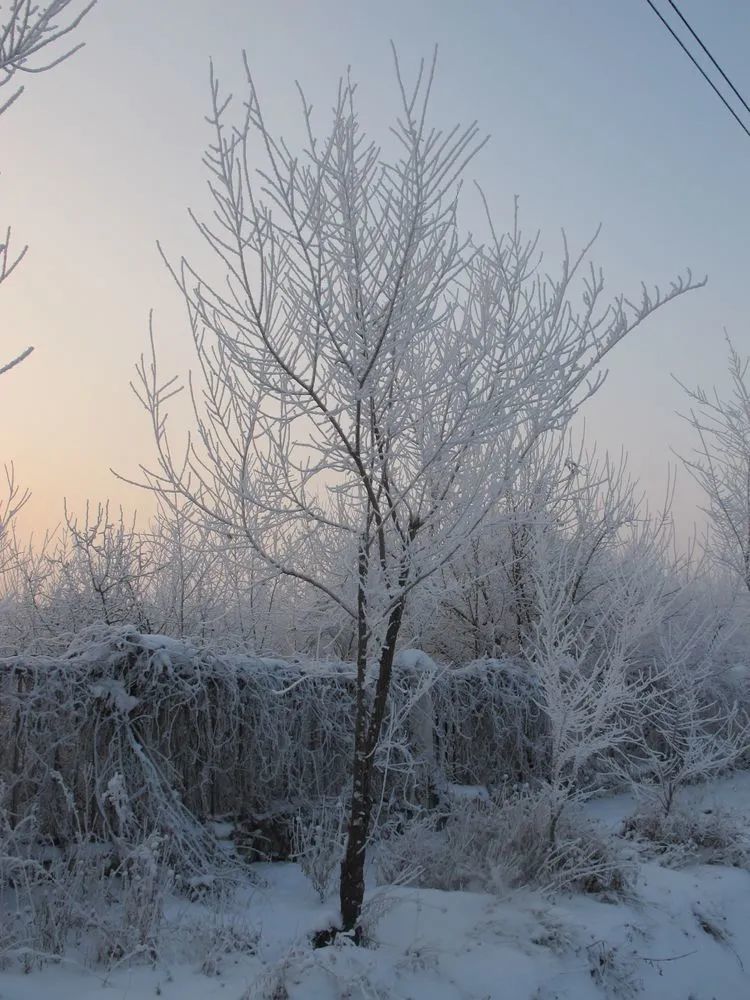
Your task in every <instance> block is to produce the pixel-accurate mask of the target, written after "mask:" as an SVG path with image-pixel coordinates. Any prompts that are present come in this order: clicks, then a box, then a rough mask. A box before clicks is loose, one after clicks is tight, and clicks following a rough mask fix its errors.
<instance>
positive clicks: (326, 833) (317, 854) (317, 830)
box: [292, 799, 346, 903]
mask: <svg viewBox="0 0 750 1000" xmlns="http://www.w3.org/2000/svg"><path fill="white" fill-rule="evenodd" d="M345 835H346V813H345V810H344V805H343V802H342V801H341V799H337V800H336V801H335V802H323V803H321V804H320V805H318V806H316V807H315V808H314V809H313V810H312V811H308V812H298V813H297V815H296V816H295V817H294V820H293V825H292V850H293V852H294V855H293V856H294V859H295V861H297V863H298V864H299V866H300V868H301V869H302V871H303V872H304V873H305V875H306V876H307V878H308V880H309V882H310V884H311V885H312V887H313V889H315V891H316V892H317V894H318V896H319V897H320V901H321V903H322V902H325V899H326V897H327V896H328V893H329V892H330V889H331V884H332V882H333V877H334V874H335V873H336V871H337V869H338V867H339V865H340V864H341V858H342V856H343V852H344V838H345Z"/></svg>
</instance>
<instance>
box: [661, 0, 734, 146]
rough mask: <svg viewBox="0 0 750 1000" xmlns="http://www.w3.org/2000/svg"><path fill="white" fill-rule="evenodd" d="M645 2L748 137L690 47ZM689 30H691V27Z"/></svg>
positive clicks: (727, 102) (729, 105) (667, 22)
mask: <svg viewBox="0 0 750 1000" xmlns="http://www.w3.org/2000/svg"><path fill="white" fill-rule="evenodd" d="M669 2H670V3H671V0H669ZM646 3H647V4H648V5H649V7H650V8H651V10H652V11H653V12H654V14H656V16H657V17H658V18H659V20H660V21H661V23H662V24H663V25H664V27H665V28H666V29H667V31H668V32H669V33H670V35H671V36H672V38H674V40H675V41H676V42H677V44H678V45H679V46H680V48H681V49H682V51H683V52H684V53H685V55H686V56H687V57H688V59H689V60H690V62H691V63H692V64H693V65H694V66H695V68H696V69H697V70H698V72H699V73H700V75H701V76H702V77H703V79H704V80H705V81H706V83H707V84H708V85H709V86H710V87H711V89H712V90H713V91H714V93H715V94H716V96H717V97H718V98H719V100H720V101H721V103H722V104H723V105H724V107H725V108H726V109H727V111H728V112H729V113H730V115H731V116H732V117H733V118H734V119H735V121H736V122H737V124H738V125H739V126H740V128H741V129H742V131H743V132H745V133H746V135H747V136H748V137H750V129H749V128H748V127H747V125H745V123H744V122H743V121H742V119H741V118H740V116H739V115H738V114H737V112H736V111H735V110H734V108H733V107H732V105H731V104H730V103H729V101H728V100H727V99H726V97H724V95H723V94H722V92H721V91H720V90H719V88H718V87H717V86H716V84H715V83H714V81H713V80H712V79H711V77H710V76H709V75H708V73H706V71H705V70H704V68H703V67H702V66H701V64H700V63H699V62H698V60H697V59H696V58H695V56H694V55H693V53H692V52H691V51H690V49H689V48H688V47H687V46H686V45H685V43H684V42H683V40H682V39H681V38H680V36H679V35H678V34H677V32H676V31H675V30H674V28H673V27H672V25H671V24H670V23H669V21H667V19H666V18H665V17H664V15H663V14H662V13H661V11H659V10H658V8H657V7H656V6H655V5H654V3H653V0H646ZM672 6H674V4H672ZM678 13H679V11H678ZM680 16H682V15H680ZM683 20H684V18H683ZM685 24H686V25H687V21H685ZM688 27H690V26H689V25H688ZM690 30H691V32H692V28H691V29H690ZM696 37H697V36H696ZM699 41H700V40H699ZM700 44H701V47H702V48H704V49H705V46H704V45H703V43H702V42H701V43H700ZM706 51H708V50H706ZM709 55H710V54H709ZM711 61H712V62H713V61H714V60H713V58H712V59H711ZM720 72H721V71H720ZM722 76H724V74H723V73H722ZM725 79H726V77H725ZM730 86H731V84H730ZM732 90H734V87H732ZM740 100H742V98H740ZM742 103H743V104H745V102H744V100H743V101H742ZM745 106H746V107H747V105H745Z"/></svg>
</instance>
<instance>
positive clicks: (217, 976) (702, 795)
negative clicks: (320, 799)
mask: <svg viewBox="0 0 750 1000" xmlns="http://www.w3.org/2000/svg"><path fill="white" fill-rule="evenodd" d="M685 799H686V802H687V805H688V807H689V808H690V809H692V810H694V811H698V810H715V809H722V810H732V811H733V813H735V815H736V816H737V817H738V819H739V820H740V821H741V822H742V824H743V825H744V826H745V829H750V826H748V824H750V774H749V773H747V772H745V773H739V774H735V775H731V776H728V777H726V778H723V779H719V780H716V781H714V782H713V783H711V784H710V785H708V786H705V787H702V788H693V789H691V790H689V792H688V793H687V794H686V796H685ZM633 805H634V803H633V801H632V800H631V799H630V798H629V797H628V796H616V797H611V798H605V799H600V800H596V801H593V802H591V803H589V804H588V806H587V810H588V812H589V813H590V815H591V816H592V817H593V818H594V819H595V821H596V823H597V824H598V825H599V826H600V827H601V829H602V830H603V831H606V835H607V836H608V837H610V838H612V839H613V840H617V841H618V842H620V841H621V838H620V836H619V830H620V828H621V824H622V820H623V818H624V817H625V816H626V815H628V814H629V813H630V812H631V811H632V808H633ZM620 846H621V849H622V850H623V851H624V852H626V854H628V855H629V857H630V859H631V860H632V863H633V865H634V869H635V878H634V881H633V888H632V890H631V892H630V893H629V894H628V895H627V896H626V897H625V898H624V899H620V900H619V901H616V902H607V901H602V900H601V899H599V898H597V897H595V896H590V895H577V894H557V895H554V896H551V895H547V894H543V893H541V892H539V891H535V890H530V889H516V890H508V891H507V892H503V891H502V890H501V891H500V892H499V893H498V894H496V895H490V894H485V893H478V892H458V891H457V892H446V891H440V890H437V889H424V888H414V887H411V886H399V887H391V886H381V887H375V886H373V888H372V889H371V891H370V893H369V896H368V903H367V906H366V916H365V920H364V924H365V927H366V929H367V935H368V941H367V946H366V947H356V946H354V945H352V944H350V943H349V942H348V941H346V940H340V941H339V942H338V943H337V944H335V945H334V946H332V947H328V948H323V949H317V950H316V949H313V947H312V945H311V944H310V935H311V933H312V932H314V931H315V930H318V929H320V928H322V927H325V926H328V925H330V923H331V922H332V921H333V920H334V919H335V915H336V900H335V897H332V898H330V899H329V900H327V901H326V902H325V903H320V902H319V900H318V899H317V896H316V894H315V892H314V891H313V889H312V887H311V885H310V884H309V882H308V881H307V880H306V879H305V878H304V876H303V874H302V872H301V870H300V869H299V867H298V866H297V865H294V864H263V865H255V866H254V867H253V873H254V876H255V877H256V879H257V880H258V884H257V885H250V884H248V885H247V886H246V887H244V888H241V889H240V890H239V891H238V892H237V893H236V894H235V896H234V898H233V899H232V901H231V903H227V904H223V905H222V907H220V908H217V907H216V905H215V904H209V903H207V902H205V901H200V900H198V901H188V900H186V899H185V898H184V897H181V898H180V897H177V896H174V897H171V898H170V901H169V903H168V905H167V907H166V912H167V917H168V921H167V925H168V932H167V934H166V936H165V937H166V941H167V944H166V945H165V947H164V949H163V955H162V956H161V957H160V959H159V961H158V962H157V963H156V964H154V965H144V964H137V963H136V964H128V963H123V964H122V965H121V966H119V967H115V968H114V969H112V971H110V972H105V971H104V970H103V968H94V970H93V971H92V970H91V969H85V968H83V967H82V966H80V965H77V964H76V962H77V961H81V959H82V957H83V955H84V952H85V950H86V942H82V948H81V950H80V951H79V952H76V953H72V952H71V953H70V954H69V955H68V956H67V960H66V961H64V962H62V963H59V964H57V963H50V964H47V965H45V966H43V967H42V968H33V969H32V971H30V972H29V973H24V972H23V971H22V970H21V969H20V967H19V964H18V962H17V961H13V962H10V963H6V965H5V966H4V968H3V969H2V972H0V997H2V1000H43V998H45V1000H46V998H48V997H49V998H53V997H54V998H55V1000H106V998H108V997H115V996H116V997H117V998H118V1000H120V998H123V1000H136V998H146V997H153V996H162V997H164V998H167V1000H177V998H180V1000H203V998H205V1000H211V998H214V997H222V998H226V1000H251V998H258V1000H262V998H268V1000H282V998H289V1000H341V998H351V1000H354V998H363V1000H370V998H383V1000H385V998H394V1000H408V998H411V1000H423V998H424V1000H527V998H528V1000H531V998H534V1000H555V998H557V1000H589V998H590V1000H601V998H607V997H612V998H617V997H635V996H643V997H659V998H665V1000H688V998H692V1000H739V998H742V997H745V996H748V995H750V936H749V935H748V933H747V929H748V927H750V873H748V872H747V871H746V870H742V869H739V868H730V867H725V866H719V865H710V866H709V865H694V864H688V865H687V866H685V867H680V868H671V867H666V866H665V865H664V864H662V863H660V862H659V860H658V858H656V857H654V856H653V852H649V850H648V849H647V847H646V846H645V845H643V844H640V843H638V842H634V841H632V840H622V843H621V845H620ZM32 964H33V963H32Z"/></svg>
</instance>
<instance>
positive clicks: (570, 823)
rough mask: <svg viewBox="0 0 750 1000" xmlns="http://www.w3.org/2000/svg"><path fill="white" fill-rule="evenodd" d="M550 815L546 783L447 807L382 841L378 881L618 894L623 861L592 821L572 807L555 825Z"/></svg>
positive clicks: (624, 882) (625, 884) (553, 809)
mask: <svg viewBox="0 0 750 1000" xmlns="http://www.w3.org/2000/svg"><path fill="white" fill-rule="evenodd" d="M556 813H557V809H556V807H555V803H554V802H553V801H552V798H551V796H550V794H549V790H548V789H546V788H543V789H541V790H537V791H532V790H530V789H529V788H527V787H524V788H521V789H520V790H517V791H514V792H512V793H510V794H508V795H506V796H505V797H504V798H503V799H501V800H500V801H492V800H490V799H473V800H468V801H467V800H463V801H461V802H460V803H455V804H449V805H448V806H447V807H446V808H445V809H444V810H443V811H441V812H439V813H436V814H434V815H430V816H423V817H420V818H418V819H416V820H414V821H412V822H410V823H407V824H406V826H405V828H404V829H403V831H402V832H401V833H399V834H396V835H394V836H391V837H389V838H387V839H385V840H384V841H383V843H382V844H381V846H380V851H379V857H378V877H379V880H380V882H381V883H383V884H385V883H393V882H400V883H403V882H406V883H409V884H413V885H419V886H424V887H428V888H434V889H446V890H454V889H470V890H476V891H490V892H493V891H494V892H498V891H502V890H504V889H506V888H508V887H519V886H536V887H538V888H542V889H546V890H552V891H559V890H574V891H581V892H592V893H598V894H603V895H605V896H618V895H620V894H622V893H623V892H625V891H626V889H627V887H628V881H629V880H628V878H627V875H626V872H625V869H624V865H623V860H622V858H621V857H620V856H619V854H618V853H617V852H616V851H614V850H613V848H612V847H611V846H610V845H609V844H608V843H607V842H606V841H605V840H604V839H603V838H602V837H601V836H599V834H598V832H597V831H596V829H595V827H594V825H593V824H592V823H591V822H590V821H587V820H585V818H584V817H582V816H581V815H580V814H579V813H578V812H576V811H574V810H573V809H572V808H570V809H569V810H568V811H567V812H563V813H562V815H561V816H560V817H559V819H558V820H557V822H556V825H555V824H554V823H553V816H555V815H556Z"/></svg>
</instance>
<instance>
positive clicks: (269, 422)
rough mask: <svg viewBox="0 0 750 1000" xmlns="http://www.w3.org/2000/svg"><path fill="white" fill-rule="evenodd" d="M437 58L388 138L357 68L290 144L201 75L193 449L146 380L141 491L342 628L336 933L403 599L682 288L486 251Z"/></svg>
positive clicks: (191, 289)
mask: <svg viewBox="0 0 750 1000" xmlns="http://www.w3.org/2000/svg"><path fill="white" fill-rule="evenodd" d="M434 68H435V64H434V61H433V63H432V64H431V65H428V66H426V67H425V66H422V67H421V69H420V72H419V74H418V76H417V79H416V82H415V84H414V85H413V86H409V85H408V84H407V83H406V81H405V80H404V78H403V76H402V74H401V71H400V68H399V66H398V64H397V65H396V80H397V84H398V92H399V95H400V108H399V112H398V117H397V118H396V119H395V121H394V124H393V127H392V133H391V138H390V139H389V141H388V145H387V146H386V147H385V148H381V147H380V146H378V145H377V144H376V143H375V142H374V141H372V140H370V139H369V138H368V137H367V135H366V134H365V132H364V130H363V128H362V125H361V122H360V120H359V117H358V114H357V110H356V93H355V86H354V84H353V83H352V81H351V80H350V79H349V78H348V77H347V78H346V79H344V80H343V81H342V82H341V83H340V85H339V89H338V93H337V95H336V99H335V101H334V106H333V118H332V121H331V123H330V125H329V127H328V129H327V131H325V132H323V133H322V134H318V132H317V128H316V124H315V122H314V120H313V115H312V109H311V107H310V105H309V104H308V103H307V101H306V99H305V98H304V96H303V95H301V111H302V121H303V124H304V129H305V136H306V138H305V140H304V142H303V144H302V147H301V148H300V150H299V151H294V150H292V149H291V148H290V146H289V145H288V144H287V143H286V142H285V141H284V140H283V139H281V138H279V137H277V136H276V135H275V134H274V133H273V131H272V130H271V128H270V126H269V125H268V124H267V123H266V120H265V118H264V116H263V113H262V110H261V105H260V102H259V99H258V94H257V91H256V88H255V84H254V82H253V79H252V76H251V74H250V72H249V70H247V75H246V83H247V90H246V96H245V100H244V104H243V108H242V111H241V112H240V114H239V117H238V118H237V119H235V120H232V119H231V118H230V107H231V105H230V102H229V100H228V99H225V98H224V97H222V96H221V94H220V89H219V86H218V84H217V83H216V81H215V79H214V78H213V75H212V85H211V86H212V112H211V116H210V120H211V124H212V126H213V130H214V134H213V140H212V143H211V145H210V147H209V149H208V151H207V154H206V159H205V162H206V165H207V167H208V170H209V173H210V190H211V194H212V197H213V202H214V204H213V208H214V212H213V214H212V215H211V217H210V218H209V220H208V221H200V220H196V222H197V226H198V229H199V231H200V233H201V234H202V236H203V237H204V238H205V240H206V242H207V244H208V246H209V248H210V250H211V252H212V255H213V260H212V263H211V265H210V266H205V267H204V266H201V267H200V268H199V267H197V266H195V265H193V264H191V263H189V262H187V261H186V260H184V259H183V260H182V261H181V262H180V264H179V265H178V266H173V267H172V272H173V275H174V277H175V279H176V281H177V283H178V285H179V288H180V290H181V292H182V294H183V296H184V299H185V303H186V305H187V311H188V316H189V319H190V325H191V329H192V334H193V344H194V347H195V351H196V356H197V360H198V372H197V374H196V375H194V376H193V377H192V380H191V399H192V404H193V408H194V425H193V427H194V429H193V432H192V433H191V435H190V438H189V440H188V441H187V443H186V445H185V446H184V447H183V446H182V445H180V446H178V445H177V444H175V442H174V440H173V438H172V435H171V434H168V420H167V413H168V404H169V400H170V399H171V397H172V396H173V395H174V394H175V393H176V392H177V391H178V389H179V387H178V384H177V382H176V381H175V379H169V378H167V379H163V378H162V377H161V376H160V374H159V373H158V371H157V365H156V361H155V358H153V357H152V359H151V360H146V359H142V361H141V364H140V366H139V379H138V383H137V385H136V391H137V392H138V394H139V396H140V399H141V401H142V402H143V404H144V406H145V408H146V410H147V411H148V412H149V414H150V418H151V423H152V427H153V431H154V436H155V442H156V447H157V465H156V467H155V468H153V469H152V470H151V471H150V472H148V473H147V475H146V483H147V485H149V486H150V487H151V488H152V489H154V490H156V491H157V492H159V493H160V494H161V495H162V497H164V498H165V499H166V500H169V499H170V498H175V500H176V501H179V502H180V503H185V502H187V504H188V507H189V509H191V510H192V512H193V517H194V518H195V519H196V520H204V519H205V520H207V521H208V523H209V524H210V525H211V526H212V528H213V529H214V537H215V544H216V545H217V546H219V547H221V546H224V545H226V544H227V543H228V542H231V544H236V542H237V540H238V539H241V541H242V543H243V545H244V546H245V547H246V549H247V550H248V551H252V552H253V553H255V554H256V555H257V556H259V557H260V558H261V559H262V560H263V561H264V563H265V565H266V567H267V571H268V572H269V573H274V574H277V575H279V576H283V577H287V578H290V579H292V580H296V581H298V582H299V583H301V584H304V585H305V586H306V587H307V588H308V589H309V591H310V592H311V593H314V594H316V595H317V597H318V599H319V600H320V601H321V602H322V606H324V607H325V606H327V607H329V608H330V609H332V610H334V611H335V613H336V616H337V617H339V618H341V619H345V620H347V621H348V622H349V625H350V628H351V632H352V635H353V653H354V658H355V660H356V711H355V718H354V720H353V726H352V730H353V732H352V743H353V761H352V795H351V804H350V811H349V819H348V837H347V847H346V852H345V857H344V861H343V863H342V868H341V887H340V902H341V915H342V922H343V927H344V929H346V930H354V929H355V928H356V926H357V922H358V919H359V914H360V910H361V906H362V900H363V894H364V864H365V850H366V844H367V838H368V830H369V826H370V822H371V817H372V809H373V797H374V792H375V790H374V773H375V770H374V769H375V755H376V750H377V748H378V744H379V739H380V736H381V729H382V727H383V721H384V719H385V717H386V710H387V704H388V695H389V688H390V684H391V675H392V669H393V661H394V654H395V652H396V648H397V645H398V643H399V637H400V634H401V630H402V625H403V622H404V615H405V612H406V609H407V605H408V602H409V600H410V598H411V596H412V595H413V594H414V593H415V592H416V590H417V588H419V587H420V586H421V585H423V584H425V582H426V581H428V580H430V579H431V578H432V577H433V576H435V575H436V574H438V573H439V572H440V571H441V570H442V569H443V568H444V567H445V566H447V565H448V563H449V562H450V560H451V559H452V558H453V557H454V556H455V555H456V553H457V552H459V551H460V550H461V549H462V548H464V547H465V546H466V545H467V544H468V543H469V541H470V540H471V538H472V537H473V536H474V534H475V533H476V532H477V531H478V530H479V529H480V527H481V526H482V525H483V524H484V523H485V521H486V520H487V519H488V518H489V517H490V516H491V514H492V512H493V511H494V510H495V509H496V508H497V505H498V502H499V500H500V499H501V498H502V496H503V494H504V492H505V491H506V490H507V489H508V486H509V485H510V484H511V483H512V482H513V481H514V479H515V477H516V475H517V473H518V470H519V469H520V468H521V467H522V466H523V464H524V462H525V461H526V459H527V456H528V455H529V454H530V452H531V451H532V450H533V448H534V445H535V443H536V442H537V440H538V439H539V438H540V436H541V435H543V434H544V433H545V432H548V431H550V430H555V429H561V428H564V427H565V426H566V424H567V422H568V421H569V419H570V418H571V416H572V415H573V414H574V413H575V412H576V410H577V408H578V406H579V405H580V404H581V402H582V401H583V400H584V399H585V398H586V397H588V396H590V395H591V394H592V393H593V392H594V391H596V389H597V388H598V387H599V385H600V384H601V381H602V378H603V376H602V374H601V373H600V364H601V362H602V359H603V358H604V357H605V355H606V354H607V353H608V352H609V351H610V350H611V349H612V348H613V347H614V346H615V345H616V344H617V343H618V342H619V341H620V340H621V339H622V338H623V337H624V336H626V334H627V333H628V332H630V331H631V330H632V329H633V328H634V327H635V326H637V325H638V324H640V323H641V322H642V321H643V320H644V319H645V318H646V317H647V316H648V315H649V314H650V313H651V312H652V311H653V310H654V309H655V308H656V307H657V306H659V305H660V304H662V302H664V301H667V300H669V299H672V298H674V297H675V296H677V295H679V294H681V293H682V292H684V291H685V290H686V289H688V288H691V287H693V283H692V281H691V279H690V276H689V275H688V277H687V278H686V279H680V280H677V281H676V282H674V283H673V284H672V286H671V288H670V290H669V291H668V292H667V293H666V294H665V295H661V294H660V293H659V292H658V290H657V291H656V292H655V293H652V294H650V293H648V292H647V291H646V289H645V288H644V289H643V291H642V296H641V298H640V299H639V300H638V301H637V302H635V303H631V302H629V301H628V300H626V299H625V298H623V297H618V298H615V299H614V300H613V301H611V302H609V303H604V302H603V292H604V282H603V278H602V276H601V274H600V272H599V271H598V270H596V269H594V268H590V269H589V268H588V267H587V265H586V264H585V261H586V258H587V252H588V249H589V248H588V247H586V248H585V249H584V251H583V252H582V253H581V254H579V255H572V256H571V255H570V254H569V252H568V248H567V244H565V248H564V254H563V258H562V263H561V267H560V272H559V274H558V276H557V277H553V276H551V275H549V274H548V273H546V272H543V271H541V270H540V269H539V268H538V266H537V264H538V260H537V253H536V243H535V241H533V240H532V241H527V240H526V239H525V238H524V237H523V235H522V233H521V230H520V228H519V226H518V224H517V220H516V224H515V225H514V226H513V228H512V229H511V231H510V232H509V233H508V234H506V235H500V234H499V233H498V232H496V231H495V229H494V227H493V226H492V224H491V222H490V223H489V224H488V239H487V242H486V243H484V244H480V243H478V242H476V241H475V240H473V239H472V238H471V237H468V236H464V235H462V233H461V230H460V227H459V222H458V197H459V188H460V179H461V177H462V175H463V173H464V171H465V168H466V165H467V164H468V162H469V161H470V160H471V159H472V157H473V156H474V155H475V153H476V152H477V151H478V150H479V148H480V147H481V146H482V145H483V142H482V140H481V138H480V137H479V133H478V131H477V128H476V126H475V125H471V126H469V127H468V128H461V127H456V128H453V129H450V130H448V131H441V130H439V129H437V128H435V127H433V126H432V125H431V124H430V122H429V98H430V92H431V88H432V81H433V74H434ZM246 69H247V64H246ZM261 160H262V162H261ZM579 278H580V279H581V289H580V296H581V297H580V300H579V301H580V305H576V304H574V302H575V300H574V298H573V294H574V285H575V282H576V280H577V279H579ZM151 342H152V350H153V344H154V340H153V332H152V338H151Z"/></svg>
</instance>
